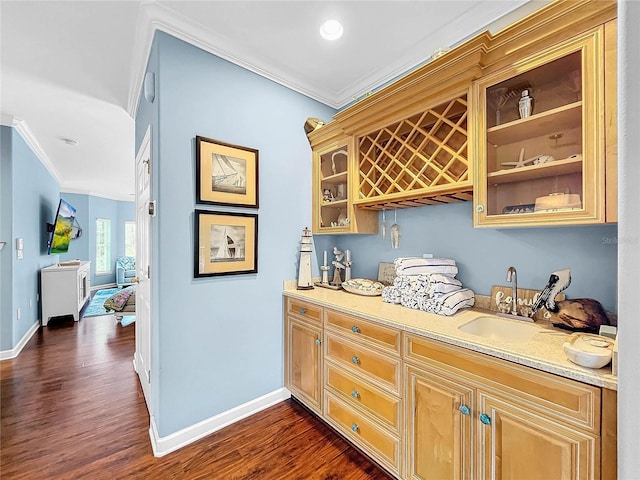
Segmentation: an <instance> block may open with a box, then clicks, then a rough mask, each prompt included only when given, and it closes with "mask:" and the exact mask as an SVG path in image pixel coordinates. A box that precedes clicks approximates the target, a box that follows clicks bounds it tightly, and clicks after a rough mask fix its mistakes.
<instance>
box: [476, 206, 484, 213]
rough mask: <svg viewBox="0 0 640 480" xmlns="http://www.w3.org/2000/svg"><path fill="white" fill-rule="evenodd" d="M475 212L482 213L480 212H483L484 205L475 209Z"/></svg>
mask: <svg viewBox="0 0 640 480" xmlns="http://www.w3.org/2000/svg"><path fill="white" fill-rule="evenodd" d="M476 212H478V213H482V212H484V205H478V206H477V207H476Z"/></svg>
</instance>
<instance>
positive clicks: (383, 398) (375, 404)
mask: <svg viewBox="0 0 640 480" xmlns="http://www.w3.org/2000/svg"><path fill="white" fill-rule="evenodd" d="M325 379H326V380H325V381H326V386H327V387H329V388H330V389H332V390H333V393H335V394H336V396H338V397H340V398H341V399H342V400H344V401H345V402H346V403H348V404H350V405H358V406H360V407H361V408H364V409H365V410H366V411H367V413H369V414H371V415H372V416H374V417H375V418H376V419H377V420H379V421H380V422H381V423H383V424H385V425H386V426H387V427H389V428H391V429H392V430H393V431H394V432H395V433H396V434H399V433H400V399H399V398H398V397H395V396H393V395H390V394H388V393H385V392H383V391H382V390H381V389H379V388H378V387H375V386H373V385H370V384H369V383H368V382H365V381H363V380H360V379H358V378H356V377H355V376H353V375H351V374H349V373H347V372H346V371H345V370H343V369H341V368H340V367H338V366H337V365H334V364H332V363H330V362H325Z"/></svg>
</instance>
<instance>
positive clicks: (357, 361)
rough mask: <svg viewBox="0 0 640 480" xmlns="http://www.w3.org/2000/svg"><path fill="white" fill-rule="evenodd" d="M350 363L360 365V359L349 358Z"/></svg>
mask: <svg viewBox="0 0 640 480" xmlns="http://www.w3.org/2000/svg"><path fill="white" fill-rule="evenodd" d="M351 363H355V364H356V365H357V364H358V363H360V359H359V358H358V357H351Z"/></svg>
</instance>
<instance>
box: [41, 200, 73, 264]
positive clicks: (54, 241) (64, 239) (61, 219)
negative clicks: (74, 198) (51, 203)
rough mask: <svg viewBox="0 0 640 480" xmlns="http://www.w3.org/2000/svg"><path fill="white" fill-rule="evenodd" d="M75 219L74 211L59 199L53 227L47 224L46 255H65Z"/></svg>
mask: <svg viewBox="0 0 640 480" xmlns="http://www.w3.org/2000/svg"><path fill="white" fill-rule="evenodd" d="M75 218H76V209H75V208H74V207H73V206H72V205H70V204H69V203H68V202H66V201H65V200H62V199H60V203H59V204H58V211H57V212H56V219H55V223H54V224H53V225H51V224H49V225H48V227H49V231H50V232H51V236H50V237H49V245H48V247H49V248H48V253H49V255H52V254H55V253H66V252H67V251H68V250H69V242H70V241H71V237H72V235H73V223H74V221H75Z"/></svg>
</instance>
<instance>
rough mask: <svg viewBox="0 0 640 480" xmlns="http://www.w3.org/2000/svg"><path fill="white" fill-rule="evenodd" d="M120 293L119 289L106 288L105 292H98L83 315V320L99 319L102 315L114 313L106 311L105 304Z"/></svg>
mask: <svg viewBox="0 0 640 480" xmlns="http://www.w3.org/2000/svg"><path fill="white" fill-rule="evenodd" d="M118 291H120V289H119V288H105V289H104V290H98V291H97V292H96V293H95V295H94V296H93V298H92V299H91V303H89V305H88V306H87V309H86V310H85V311H84V313H83V314H82V318H87V317H98V316H100V315H108V314H109V313H113V312H107V311H106V310H105V309H104V305H103V304H104V301H105V300H106V299H107V298H109V297H110V296H111V295H113V294H114V293H116V292H118Z"/></svg>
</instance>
